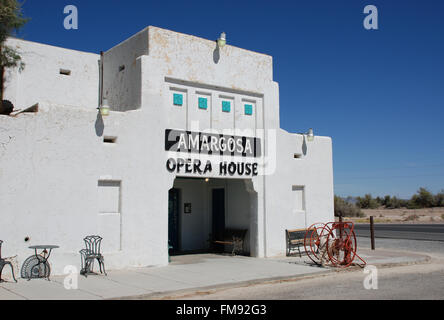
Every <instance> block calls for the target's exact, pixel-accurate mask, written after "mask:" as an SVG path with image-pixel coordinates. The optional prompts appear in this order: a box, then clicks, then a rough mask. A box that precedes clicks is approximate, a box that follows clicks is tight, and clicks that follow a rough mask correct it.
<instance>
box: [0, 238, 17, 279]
mask: <svg viewBox="0 0 444 320" xmlns="http://www.w3.org/2000/svg"><path fill="white" fill-rule="evenodd" d="M2 244H3V241H2V240H0V282H3V280H2V272H3V268H4V266H6V265H7V264H8V265H9V266H10V267H11V272H12V278H13V279H14V281H15V282H17V279H16V278H15V275H14V268H13V266H12V263H11V262H10V261H6V260H5V259H3V258H2Z"/></svg>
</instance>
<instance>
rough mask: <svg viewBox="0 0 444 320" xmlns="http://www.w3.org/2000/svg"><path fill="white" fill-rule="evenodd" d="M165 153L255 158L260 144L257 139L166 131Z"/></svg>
mask: <svg viewBox="0 0 444 320" xmlns="http://www.w3.org/2000/svg"><path fill="white" fill-rule="evenodd" d="M165 151H173V152H189V153H199V154H208V155H221V156H224V155H225V156H242V157H253V158H257V157H260V156H261V143H260V139H259V138H252V137H240V136H227V135H223V134H213V133H203V132H191V131H182V130H173V129H166V130H165Z"/></svg>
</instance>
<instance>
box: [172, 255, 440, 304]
mask: <svg viewBox="0 0 444 320" xmlns="http://www.w3.org/2000/svg"><path fill="white" fill-rule="evenodd" d="M443 262H444V261H443V260H437V261H434V262H432V263H430V264H421V265H413V266H404V267H394V268H381V269H379V270H378V271H377V289H376V288H375V289H371V290H368V289H366V288H365V287H364V280H365V279H366V277H367V276H368V274H365V273H364V272H363V271H356V272H345V273H338V274H329V275H326V276H319V277H315V278H311V279H302V280H299V281H289V282H281V283H271V284H260V285H253V286H246V287H240V288H232V289H227V290H214V291H209V292H206V293H205V294H203V293H200V294H196V295H188V296H185V297H182V298H179V299H187V300H194V299H196V300H263V299H266V300H268V299H270V300H274V299H278V300H318V299H323V300H324V299H325V300H329V299H338V300H375V299H376V300H381V299H382V300H401V299H408V300H421V299H431V300H443V299H444V280H443V279H444V264H443Z"/></svg>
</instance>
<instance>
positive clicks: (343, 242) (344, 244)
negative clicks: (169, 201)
mask: <svg viewBox="0 0 444 320" xmlns="http://www.w3.org/2000/svg"><path fill="white" fill-rule="evenodd" d="M353 229H354V225H353V222H335V223H332V227H331V230H330V232H329V234H328V237H327V243H326V245H327V253H328V258H329V259H330V262H331V263H332V265H333V266H335V267H341V268H346V267H349V266H350V265H351V264H352V263H353V260H354V259H355V256H356V248H357V245H356V235H355V232H354V230H353Z"/></svg>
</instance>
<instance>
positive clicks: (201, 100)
mask: <svg viewBox="0 0 444 320" xmlns="http://www.w3.org/2000/svg"><path fill="white" fill-rule="evenodd" d="M207 108H208V99H207V98H199V109H204V110H206V109H207Z"/></svg>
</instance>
